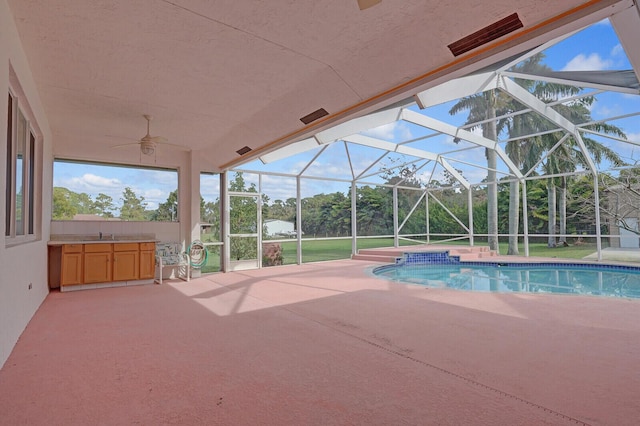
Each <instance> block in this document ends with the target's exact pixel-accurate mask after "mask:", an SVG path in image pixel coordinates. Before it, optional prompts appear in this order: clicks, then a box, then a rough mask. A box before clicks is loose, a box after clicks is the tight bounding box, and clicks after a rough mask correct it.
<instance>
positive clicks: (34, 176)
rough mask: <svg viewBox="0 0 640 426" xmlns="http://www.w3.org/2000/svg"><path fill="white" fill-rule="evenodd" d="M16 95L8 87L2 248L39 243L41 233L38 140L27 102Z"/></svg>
mask: <svg viewBox="0 0 640 426" xmlns="http://www.w3.org/2000/svg"><path fill="white" fill-rule="evenodd" d="M19 93H20V90H19V89H16V88H13V87H11V86H10V87H9V91H8V99H7V108H8V111H7V135H6V142H5V143H6V152H7V158H6V167H7V169H6V180H5V203H6V209H5V215H6V217H5V246H13V245H18V244H23V243H28V242H32V241H37V240H39V239H41V229H42V224H41V222H42V214H41V200H42V186H41V185H40V184H39V179H40V176H41V170H42V167H39V166H40V165H41V164H42V158H41V153H42V150H41V145H42V144H41V140H42V137H41V136H40V134H39V132H38V130H37V129H38V126H37V123H36V122H35V120H34V118H33V115H32V113H31V109H30V108H29V104H28V102H26V100H25V99H24V96H21V95H20V94H19ZM19 120H20V121H19ZM20 124H22V126H20ZM20 147H22V149H19V148H20ZM18 186H20V188H18ZM20 192H21V193H22V195H21V196H19V194H20Z"/></svg>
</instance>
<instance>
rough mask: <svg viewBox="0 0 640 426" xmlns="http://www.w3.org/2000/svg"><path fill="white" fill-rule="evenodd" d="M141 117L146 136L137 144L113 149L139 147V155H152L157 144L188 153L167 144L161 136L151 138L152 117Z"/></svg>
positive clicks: (179, 146)
mask: <svg viewBox="0 0 640 426" xmlns="http://www.w3.org/2000/svg"><path fill="white" fill-rule="evenodd" d="M143 117H144V118H145V120H147V134H146V135H144V136H143V137H142V138H140V140H139V141H138V142H135V143H126V144H122V145H116V146H115V147H114V148H119V147H123V146H131V145H140V154H141V155H143V154H144V155H148V156H151V155H154V154H155V153H156V149H157V147H158V144H162V145H169V146H172V147H176V148H178V149H182V150H185V151H189V150H190V149H189V148H188V147H186V146H182V145H176V144H172V143H169V142H168V141H167V138H165V137H162V136H151V120H153V116H151V115H149V114H144V115H143Z"/></svg>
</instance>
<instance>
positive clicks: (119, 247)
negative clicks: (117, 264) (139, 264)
mask: <svg viewBox="0 0 640 426" xmlns="http://www.w3.org/2000/svg"><path fill="white" fill-rule="evenodd" d="M113 251H138V243H118V244H114V245H113Z"/></svg>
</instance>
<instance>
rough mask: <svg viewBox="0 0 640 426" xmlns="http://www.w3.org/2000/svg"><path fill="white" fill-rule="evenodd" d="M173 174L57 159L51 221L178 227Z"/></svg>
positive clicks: (142, 168)
mask: <svg viewBox="0 0 640 426" xmlns="http://www.w3.org/2000/svg"><path fill="white" fill-rule="evenodd" d="M178 212H179V208H178V172H177V170H175V169H164V168H159V167H138V166H123V165H120V164H109V163H95V162H85V161H73V160H63V159H57V160H55V161H54V163H53V212H52V219H53V220H120V221H153V222H178V220H179V218H178Z"/></svg>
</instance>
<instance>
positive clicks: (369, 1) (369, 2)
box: [358, 0, 382, 10]
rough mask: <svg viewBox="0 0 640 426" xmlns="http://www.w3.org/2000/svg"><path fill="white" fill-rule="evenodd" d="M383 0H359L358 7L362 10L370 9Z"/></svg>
mask: <svg viewBox="0 0 640 426" xmlns="http://www.w3.org/2000/svg"><path fill="white" fill-rule="evenodd" d="M381 1H382V0H358V7H359V8H360V10H365V9H368V8H370V7H372V6H375V5H376V4H378V3H380V2H381Z"/></svg>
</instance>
